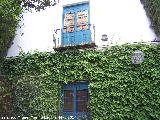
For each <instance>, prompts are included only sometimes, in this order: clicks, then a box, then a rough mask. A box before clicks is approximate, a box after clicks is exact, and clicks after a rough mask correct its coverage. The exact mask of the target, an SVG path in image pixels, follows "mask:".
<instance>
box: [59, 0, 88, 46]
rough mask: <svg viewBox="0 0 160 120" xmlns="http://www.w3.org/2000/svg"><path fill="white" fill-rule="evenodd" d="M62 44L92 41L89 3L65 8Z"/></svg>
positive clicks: (78, 43)
mask: <svg viewBox="0 0 160 120" xmlns="http://www.w3.org/2000/svg"><path fill="white" fill-rule="evenodd" d="M62 26H63V28H62V37H61V38H62V41H61V42H62V46H65V45H80V44H86V43H90V42H91V31H90V12H89V3H88V2H87V3H81V4H77V5H72V6H66V7H64V8H63V17H62Z"/></svg>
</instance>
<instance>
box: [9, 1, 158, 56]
mask: <svg viewBox="0 0 160 120" xmlns="http://www.w3.org/2000/svg"><path fill="white" fill-rule="evenodd" d="M85 1H86V0H85ZM76 2H82V0H60V3H59V4H58V5H56V6H53V7H50V8H47V9H46V10H44V11H41V12H35V11H33V12H32V13H30V12H27V13H26V12H25V13H23V15H24V17H23V19H24V20H22V21H21V22H20V25H21V24H23V23H24V26H22V28H17V31H16V34H17V35H16V36H15V38H14V40H13V45H12V46H11V48H10V49H9V51H8V55H7V56H16V55H18V53H19V51H20V49H22V50H23V51H24V52H28V51H34V50H38V51H53V49H52V48H53V47H54V42H53V33H54V30H56V29H61V27H62V11H63V7H62V6H64V5H67V4H72V3H76ZM90 14H91V15H90V17H91V24H94V25H95V30H96V31H95V32H96V34H95V36H96V37H95V40H96V41H95V42H96V44H97V45H98V46H102V45H104V44H111V43H113V44H124V43H128V42H129V43H132V42H142V41H143V42H147V41H152V40H153V39H155V37H156V35H155V34H154V32H153V30H152V29H151V28H150V27H149V26H150V21H149V19H148V18H147V16H146V13H145V10H144V9H143V6H142V4H141V3H140V0H90ZM23 33H24V34H23ZM92 33H93V31H92ZM22 34H23V35H22ZM102 34H107V35H108V42H102V41H101V37H102ZM54 35H55V38H56V39H57V40H58V39H59V41H61V31H60V30H58V31H57V34H55V33H54ZM92 37H93V36H92ZM57 44H58V43H57ZM59 44H60V43H59Z"/></svg>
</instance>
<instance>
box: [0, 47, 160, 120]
mask: <svg viewBox="0 0 160 120" xmlns="http://www.w3.org/2000/svg"><path fill="white" fill-rule="evenodd" d="M135 50H141V51H143V52H144V55H145V56H144V58H145V60H144V62H143V63H142V64H139V65H133V64H132V63H131V55H132V54H133V52H134V51H135ZM1 69H2V70H3V74H6V75H7V76H6V79H8V80H9V81H11V82H12V104H13V113H14V114H15V115H17V116H18V115H20V116H31V115H33V116H38V117H41V116H43V115H45V116H50V117H52V118H54V117H56V116H58V115H59V114H60V113H59V111H60V97H61V96H60V92H61V85H62V84H63V83H68V82H71V81H79V80H88V81H89V93H90V101H89V110H90V113H91V116H92V118H93V120H108V119H111V120H115V119H116V120H117V119H123V120H124V119H129V120H133V119H134V120H135V119H137V120H151V119H154V120H158V119H159V118H160V45H143V44H138V45H127V44H126V45H122V46H113V47H111V48H107V49H106V50H105V51H103V52H102V51H97V50H85V51H78V50H72V51H66V52H62V53H61V52H56V53H51V52H35V53H34V54H31V53H27V54H21V55H20V56H17V57H14V58H8V59H6V60H5V61H4V63H3V66H2V67H1Z"/></svg>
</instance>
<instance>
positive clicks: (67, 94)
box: [63, 90, 74, 112]
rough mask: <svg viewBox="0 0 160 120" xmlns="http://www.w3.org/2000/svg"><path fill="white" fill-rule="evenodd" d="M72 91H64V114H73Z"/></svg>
mask: <svg viewBox="0 0 160 120" xmlns="http://www.w3.org/2000/svg"><path fill="white" fill-rule="evenodd" d="M73 107H74V106H73V91H72V90H64V110H63V111H64V112H73Z"/></svg>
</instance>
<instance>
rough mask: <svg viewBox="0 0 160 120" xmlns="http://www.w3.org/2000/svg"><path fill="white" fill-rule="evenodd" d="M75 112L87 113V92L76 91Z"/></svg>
mask: <svg viewBox="0 0 160 120" xmlns="http://www.w3.org/2000/svg"><path fill="white" fill-rule="evenodd" d="M76 96H77V101H76V105H77V112H87V102H88V90H87V89H85V90H77V95H76Z"/></svg>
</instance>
